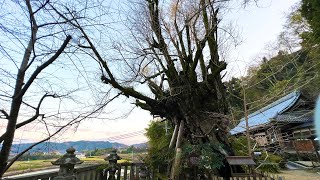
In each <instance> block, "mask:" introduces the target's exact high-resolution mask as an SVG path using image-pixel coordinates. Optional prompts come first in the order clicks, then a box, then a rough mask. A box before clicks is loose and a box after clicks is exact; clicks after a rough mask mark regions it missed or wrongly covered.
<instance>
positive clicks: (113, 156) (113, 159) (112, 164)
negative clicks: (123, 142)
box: [105, 149, 121, 180]
mask: <svg viewBox="0 0 320 180" xmlns="http://www.w3.org/2000/svg"><path fill="white" fill-rule="evenodd" d="M120 159H121V158H120V157H119V156H118V154H117V150H116V149H113V150H112V151H111V153H110V154H109V156H108V157H106V158H105V160H106V161H109V167H108V169H107V170H108V171H109V178H108V180H115V174H116V171H117V169H118V165H117V161H118V160H120Z"/></svg>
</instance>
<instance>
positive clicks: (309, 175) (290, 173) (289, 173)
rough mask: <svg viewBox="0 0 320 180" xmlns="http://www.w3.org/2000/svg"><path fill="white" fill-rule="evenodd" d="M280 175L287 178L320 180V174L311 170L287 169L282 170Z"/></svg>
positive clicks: (292, 179)
mask: <svg viewBox="0 0 320 180" xmlns="http://www.w3.org/2000/svg"><path fill="white" fill-rule="evenodd" d="M318 172H319V171H318ZM279 176H282V177H284V178H285V180H319V179H320V174H318V173H316V172H315V171H311V170H285V171H281V173H280V174H279Z"/></svg>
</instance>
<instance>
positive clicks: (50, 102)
mask: <svg viewBox="0 0 320 180" xmlns="http://www.w3.org/2000/svg"><path fill="white" fill-rule="evenodd" d="M84 2H86V1H84ZM66 4H67V5H66ZM75 5H77V6H75ZM0 6H1V7H4V8H3V10H6V11H1V12H0V17H1V20H0V41H1V43H0V59H1V62H0V84H1V88H0V104H1V105H0V119H1V121H2V122H1V125H2V127H4V128H1V129H0V130H1V131H0V132H1V134H0V144H1V145H0V148H1V151H0V179H1V177H2V176H3V174H4V172H5V171H7V170H8V168H9V167H10V166H11V165H12V164H13V162H14V161H15V160H17V159H18V158H19V157H20V156H21V155H23V153H25V152H27V151H28V150H30V149H31V148H33V147H34V146H36V145H37V144H40V143H42V142H44V141H47V140H49V139H50V138H52V137H53V136H54V135H57V134H61V133H62V132H64V130H65V129H66V128H69V127H71V126H77V125H78V124H79V122H81V121H82V120H85V119H89V118H93V117H96V115H97V114H99V113H100V112H101V110H102V109H103V108H104V107H105V106H106V104H108V102H110V101H111V100H112V98H111V99H109V98H108V90H107V91H104V95H103V96H104V97H101V96H100V95H99V98H98V97H97V99H98V100H99V101H98V102H97V101H93V100H90V101H89V100H88V99H87V98H86V97H83V96H89V94H84V93H88V90H86V89H89V92H90V87H88V86H91V90H92V89H96V88H95V87H94V85H93V84H90V83H89V81H90V79H89V77H90V75H88V74H90V73H91V72H95V71H96V70H93V69H90V68H89V66H84V65H83V63H86V61H80V57H81V54H82V52H81V51H79V48H78V46H75V45H77V43H75V42H76V40H77V36H76V34H75V33H74V32H75V28H74V27H73V26H70V24H69V23H70V22H72V21H75V20H80V19H84V18H86V17H87V14H86V13H89V11H90V10H91V9H92V7H97V6H96V4H94V1H92V4H90V5H88V4H86V3H83V1H78V2H77V3H66V2H65V1H50V0H35V1H31V0H24V1H4V2H1V3H0ZM57 9H59V13H62V14H68V13H70V11H72V12H73V13H77V15H78V16H77V17H73V18H69V19H63V18H61V17H60V15H59V14H58V13H57V12H58V11H57ZM97 9H98V8H96V9H95V10H97ZM104 12H105V11H104ZM94 16H97V15H96V14H95V15H94ZM72 36H74V37H75V38H74V40H73V41H72ZM90 71H91V72H90ZM87 83H89V84H87ZM77 96H80V97H79V98H76V97H77ZM117 96H118V95H117V94H115V97H117ZM52 98H53V99H52ZM54 99H57V100H54ZM81 100H82V101H81ZM64 104H66V105H64ZM31 123H34V124H41V126H40V125H37V126H36V125H33V126H30V124H31ZM28 125H29V128H30V127H39V126H40V127H39V128H42V129H39V131H41V132H43V133H44V134H45V135H44V136H43V137H35V139H36V140H39V139H40V140H39V141H38V142H36V143H35V144H33V145H31V146H30V147H28V148H26V149H24V150H22V151H21V152H19V153H18V154H17V155H16V156H14V157H13V158H12V159H9V155H10V154H11V153H12V151H11V147H12V144H13V142H14V140H15V134H16V132H17V131H18V130H20V129H25V128H22V127H25V126H28ZM22 131H23V130H22Z"/></svg>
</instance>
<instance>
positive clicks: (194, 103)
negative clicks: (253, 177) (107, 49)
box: [60, 0, 235, 178]
mask: <svg viewBox="0 0 320 180" xmlns="http://www.w3.org/2000/svg"><path fill="white" fill-rule="evenodd" d="M228 3H229V1H218V0H199V1H192V0H173V1H165V2H163V3H160V2H159V1H158V0H147V1H145V2H130V3H129V4H130V7H127V8H123V10H124V11H125V10H127V11H128V12H130V17H127V19H125V20H123V21H125V23H124V25H122V27H124V26H126V25H127V27H128V28H129V33H130V35H128V36H125V37H121V36H117V37H116V38H119V39H121V40H124V41H122V42H120V43H117V42H114V44H113V49H114V50H116V53H118V55H120V56H117V58H114V57H116V56H114V54H112V56H111V55H110V54H109V55H106V54H105V53H104V52H103V50H102V49H103V46H101V43H97V42H95V40H94V39H95V38H96V34H94V33H88V31H87V30H86V28H83V25H82V24H81V22H80V21H77V20H76V21H75V22H72V24H73V25H74V26H75V27H77V28H78V29H79V31H80V32H81V33H82V35H83V41H81V44H80V46H81V47H83V48H84V49H86V50H87V52H88V53H91V54H92V57H93V58H94V59H95V60H96V61H98V62H99V64H100V66H101V71H102V76H101V80H102V81H103V82H104V83H105V84H108V85H111V86H112V87H113V88H115V89H117V90H118V91H120V92H122V93H123V94H124V95H125V96H128V97H132V98H134V99H135V100H136V101H135V104H136V105H137V106H139V107H141V108H142V109H144V110H147V111H150V112H151V114H152V115H155V116H160V117H162V118H166V119H168V120H169V121H170V122H171V123H172V124H174V126H175V130H174V134H173V136H172V140H171V145H170V148H173V147H174V146H175V148H176V153H177V155H176V160H175V162H174V165H173V166H172V174H171V178H174V177H175V176H176V175H177V172H178V171H177V168H178V167H179V164H180V159H179V157H181V154H180V153H181V144H182V143H184V142H189V143H191V144H204V143H212V144H222V145H221V146H219V148H216V149H212V151H215V152H216V153H218V154H220V155H221V156H228V155H233V150H232V148H231V146H230V144H229V142H228V138H227V135H228V128H227V127H228V123H229V119H228V118H227V117H226V116H225V115H226V114H227V112H228V108H227V102H226V98H225V88H224V86H223V83H222V80H221V79H222V77H221V72H222V71H223V70H225V68H226V65H227V64H226V62H225V61H224V59H223V58H221V57H222V56H221V48H222V47H223V43H225V42H226V39H225V38H226V37H227V36H228V35H230V36H229V37H230V38H235V37H233V36H231V34H229V31H228V30H230V29H228V28H225V27H224V26H222V24H221V20H222V15H220V12H222V13H223V12H224V9H225V7H227V5H228ZM60 15H61V17H62V18H64V19H65V20H67V19H68V18H70V17H68V16H66V15H63V14H60ZM124 31H125V30H122V32H124ZM116 53H115V54H116ZM119 57H120V58H119ZM114 63H116V64H117V67H115V66H114V65H115V64H114ZM119 64H121V65H119ZM118 67H120V68H119V69H120V72H124V73H123V74H120V73H119V71H117V70H118V69H117V68H118ZM123 67H127V68H124V69H125V71H121V70H123V69H121V68H123ZM137 84H142V87H145V86H143V85H146V86H147V87H149V91H147V90H146V89H143V88H141V87H140V88H139V87H138V88H134V86H137ZM137 89H138V90H137ZM148 92H149V93H148ZM150 94H151V95H150ZM223 163H224V167H223V168H220V169H219V173H220V175H222V176H225V177H228V176H230V169H229V166H228V165H227V163H226V161H225V160H224V162H223Z"/></svg>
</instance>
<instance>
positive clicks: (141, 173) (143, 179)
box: [139, 166, 148, 180]
mask: <svg viewBox="0 0 320 180" xmlns="http://www.w3.org/2000/svg"><path fill="white" fill-rule="evenodd" d="M147 177H148V170H147V168H146V167H145V166H141V167H140V171H139V179H141V180H146V179H147Z"/></svg>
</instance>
